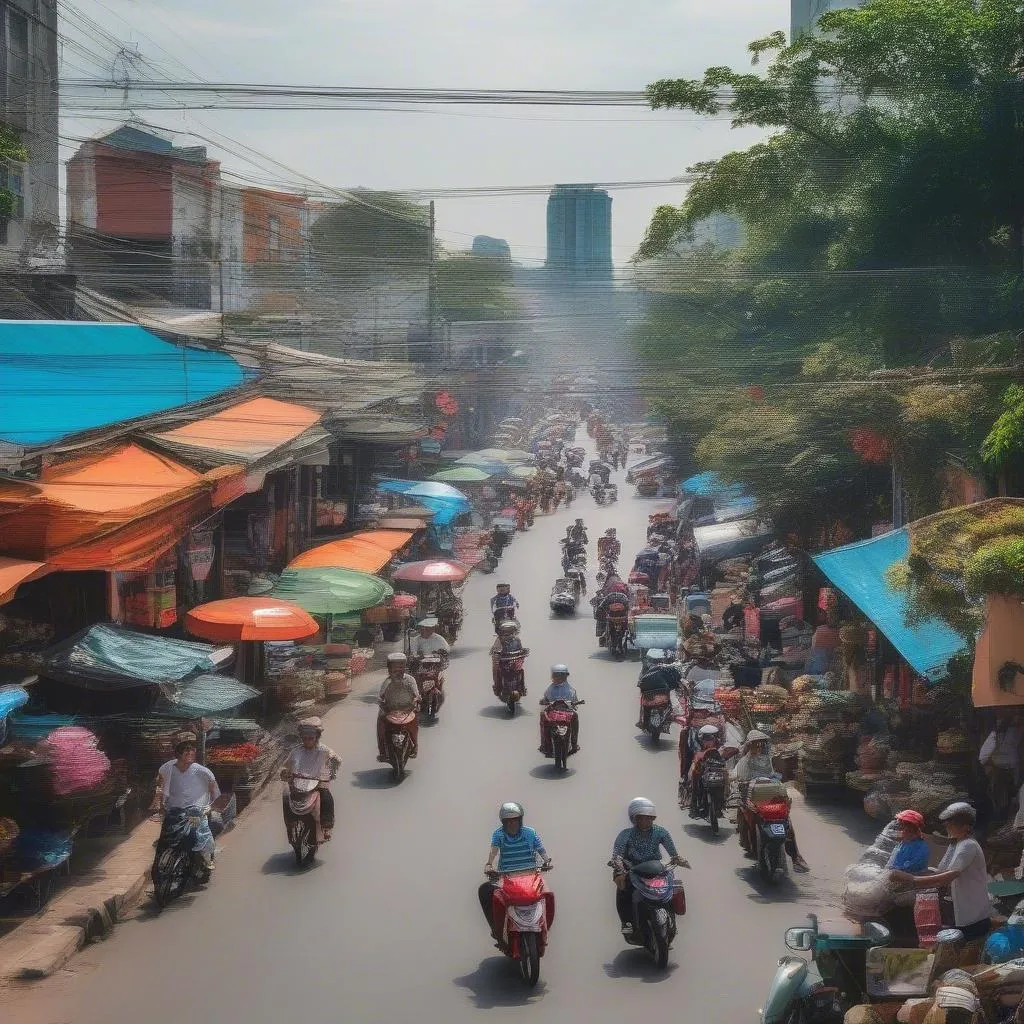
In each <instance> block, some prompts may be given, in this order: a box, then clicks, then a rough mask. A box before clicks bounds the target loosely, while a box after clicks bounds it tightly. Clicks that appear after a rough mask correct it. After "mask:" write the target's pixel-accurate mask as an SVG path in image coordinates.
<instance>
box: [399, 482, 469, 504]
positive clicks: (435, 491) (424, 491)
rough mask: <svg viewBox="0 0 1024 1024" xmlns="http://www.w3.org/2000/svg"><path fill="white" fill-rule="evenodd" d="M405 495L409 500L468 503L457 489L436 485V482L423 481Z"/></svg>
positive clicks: (450, 486)
mask: <svg viewBox="0 0 1024 1024" xmlns="http://www.w3.org/2000/svg"><path fill="white" fill-rule="evenodd" d="M405 493H406V494H407V495H408V496H409V497H410V498H443V499H445V500H451V499H453V498H454V499H461V500H462V501H465V502H468V501H469V498H467V497H466V495H465V494H463V493H462V491H460V490H459V489H458V488H457V487H452V485H451V484H442V483H438V482H437V481H436V480H423V481H422V482H420V483H418V484H416V486H415V487H410V488H409V489H408V490H407V491H406V492H405Z"/></svg>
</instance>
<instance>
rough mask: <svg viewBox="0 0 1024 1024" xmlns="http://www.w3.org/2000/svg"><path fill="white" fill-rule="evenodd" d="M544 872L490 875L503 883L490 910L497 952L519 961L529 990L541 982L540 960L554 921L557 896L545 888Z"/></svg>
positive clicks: (531, 871) (520, 969)
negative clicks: (499, 951) (542, 873)
mask: <svg viewBox="0 0 1024 1024" xmlns="http://www.w3.org/2000/svg"><path fill="white" fill-rule="evenodd" d="M541 870H543V869H537V868H534V869H531V870H528V871H514V872H510V873H508V874H502V875H499V874H498V873H497V872H492V873H491V874H490V875H489V877H491V878H495V879H498V878H500V880H501V881H500V883H499V885H498V888H497V889H495V890H494V896H493V899H492V909H491V916H492V920H493V921H494V922H495V928H494V933H495V937H496V939H497V942H498V949H500V950H501V951H502V953H504V954H505V956H507V957H509V958H510V959H512V960H517V961H519V973H520V974H521V975H522V978H523V981H524V982H525V983H526V984H527V986H529V987H530V988H533V987H534V986H535V985H536V984H537V982H538V981H539V980H540V958H541V957H542V956H543V955H544V951H545V949H546V948H547V944H548V929H549V928H550V927H551V925H552V923H553V922H554V920H555V894H554V893H553V892H551V891H550V890H549V889H548V888H547V887H546V886H545V885H544V879H543V878H542V877H541Z"/></svg>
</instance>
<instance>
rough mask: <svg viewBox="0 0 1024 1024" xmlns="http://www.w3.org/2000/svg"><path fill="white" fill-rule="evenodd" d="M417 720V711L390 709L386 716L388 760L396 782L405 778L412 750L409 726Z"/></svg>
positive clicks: (385, 730) (385, 729) (385, 728)
mask: <svg viewBox="0 0 1024 1024" xmlns="http://www.w3.org/2000/svg"><path fill="white" fill-rule="evenodd" d="M414 721H416V712H415V711H389V712H388V713H387V715H386V716H385V724H384V733H385V736H386V737H387V744H386V746H387V752H388V761H389V762H390V764H391V777H392V779H394V781H395V782H401V781H402V779H404V778H405V765H406V763H407V762H408V760H409V754H410V753H411V752H412V736H411V735H410V732H409V726H410V725H411V724H412V723H413V722H414Z"/></svg>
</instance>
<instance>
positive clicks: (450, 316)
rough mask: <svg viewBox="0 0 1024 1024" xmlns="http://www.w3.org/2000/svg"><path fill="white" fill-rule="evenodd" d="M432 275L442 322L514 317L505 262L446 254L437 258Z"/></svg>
mask: <svg viewBox="0 0 1024 1024" xmlns="http://www.w3.org/2000/svg"><path fill="white" fill-rule="evenodd" d="M435 273H436V278H435V281H436V286H437V304H438V312H439V314H440V315H441V316H442V317H443V318H444V319H445V320H450V321H453V322H454V321H460V320H508V319H511V318H513V317H515V316H516V315H518V308H519V307H518V305H517V303H516V302H515V300H514V298H513V296H512V288H513V282H512V265H511V263H510V262H509V261H508V260H504V259H501V258H499V257H496V256H474V255H472V254H471V253H462V252H459V253H450V254H446V255H443V256H442V257H441V258H440V259H438V261H437V265H436V271H435Z"/></svg>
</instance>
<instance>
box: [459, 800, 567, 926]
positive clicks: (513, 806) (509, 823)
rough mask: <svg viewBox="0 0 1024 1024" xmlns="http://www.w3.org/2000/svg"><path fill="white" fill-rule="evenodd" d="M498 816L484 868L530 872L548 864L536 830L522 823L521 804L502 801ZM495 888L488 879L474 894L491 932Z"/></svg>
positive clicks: (546, 866) (548, 861)
mask: <svg viewBox="0 0 1024 1024" xmlns="http://www.w3.org/2000/svg"><path fill="white" fill-rule="evenodd" d="M498 818H499V820H500V821H501V825H500V827H498V828H496V829H495V830H494V833H493V835H492V836H491V852H490V854H489V855H488V857H487V863H486V865H484V871H485V872H486V873H487V874H488V875H490V874H491V873H492V872H494V871H495V870H497V871H499V872H502V873H504V872H509V871H529V870H531V869H534V868H536V867H538V858H539V860H540V866H542V867H545V868H550V867H551V858H550V857H549V856H548V854H547V850H545V849H544V843H543V841H542V840H541V838H540V836H539V835H538V834H537V832H536V831H535V830H534V829H532V828H530V827H529V826H528V825H524V824H523V807H522V804H517V803H514V802H509V803H504V804H502V805H501V809H500V810H499V811H498ZM497 888H498V886H497V883H496V882H493V881H491V880H490V879H488V881H486V882H484V884H483V885H481V886H480V889H479V890H478V893H477V895H478V896H479V898H480V909H481V910H483V912H484V917H485V918H486V919H487V923H488V924H489V925H490V926H491V931H492V933H493V932H494V919H493V914H492V909H493V906H494V904H493V899H494V892H495V890H496V889H497Z"/></svg>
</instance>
